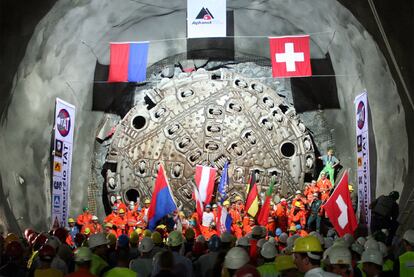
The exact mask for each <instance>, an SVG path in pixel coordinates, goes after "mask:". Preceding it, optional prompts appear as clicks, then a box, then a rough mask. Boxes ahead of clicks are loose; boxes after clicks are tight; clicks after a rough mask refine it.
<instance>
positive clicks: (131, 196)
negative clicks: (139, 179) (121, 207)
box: [125, 189, 139, 202]
mask: <svg viewBox="0 0 414 277" xmlns="http://www.w3.org/2000/svg"><path fill="white" fill-rule="evenodd" d="M138 198H139V192H138V191H137V190H136V189H129V190H127V192H126V193H125V199H126V200H127V201H128V202H130V201H134V202H137V200H138Z"/></svg>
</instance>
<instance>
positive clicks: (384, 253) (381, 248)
mask: <svg viewBox="0 0 414 277" xmlns="http://www.w3.org/2000/svg"><path fill="white" fill-rule="evenodd" d="M378 246H379V251H380V252H381V254H382V257H383V258H385V257H387V256H388V248H387V246H386V245H385V243H383V242H382V241H379V242H378Z"/></svg>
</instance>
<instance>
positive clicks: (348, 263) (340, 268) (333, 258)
mask: <svg viewBox="0 0 414 277" xmlns="http://www.w3.org/2000/svg"><path fill="white" fill-rule="evenodd" d="M327 252H328V255H327V260H326V262H327V271H329V272H332V273H335V274H338V275H339V276H342V277H351V276H353V274H352V255H351V251H349V249H348V248H347V247H345V246H337V245H334V246H332V247H331V248H329V250H327Z"/></svg>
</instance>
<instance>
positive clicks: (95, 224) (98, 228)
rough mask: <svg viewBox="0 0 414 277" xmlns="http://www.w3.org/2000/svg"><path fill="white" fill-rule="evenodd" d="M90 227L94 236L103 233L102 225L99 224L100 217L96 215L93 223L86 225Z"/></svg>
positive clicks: (93, 217)
mask: <svg viewBox="0 0 414 277" xmlns="http://www.w3.org/2000/svg"><path fill="white" fill-rule="evenodd" d="M85 226H86V227H88V228H89V230H90V231H91V233H92V234H97V233H101V232H102V231H103V229H102V225H101V224H99V222H98V217H97V216H96V215H93V216H92V222H91V223H90V224H87V225H84V227H85Z"/></svg>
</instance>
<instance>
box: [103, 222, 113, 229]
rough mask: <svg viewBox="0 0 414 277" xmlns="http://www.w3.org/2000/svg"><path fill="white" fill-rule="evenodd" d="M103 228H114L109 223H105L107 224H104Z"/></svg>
mask: <svg viewBox="0 0 414 277" xmlns="http://www.w3.org/2000/svg"><path fill="white" fill-rule="evenodd" d="M104 227H105V228H111V229H112V227H114V225H113V224H112V223H111V222H107V223H105V225H104Z"/></svg>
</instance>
